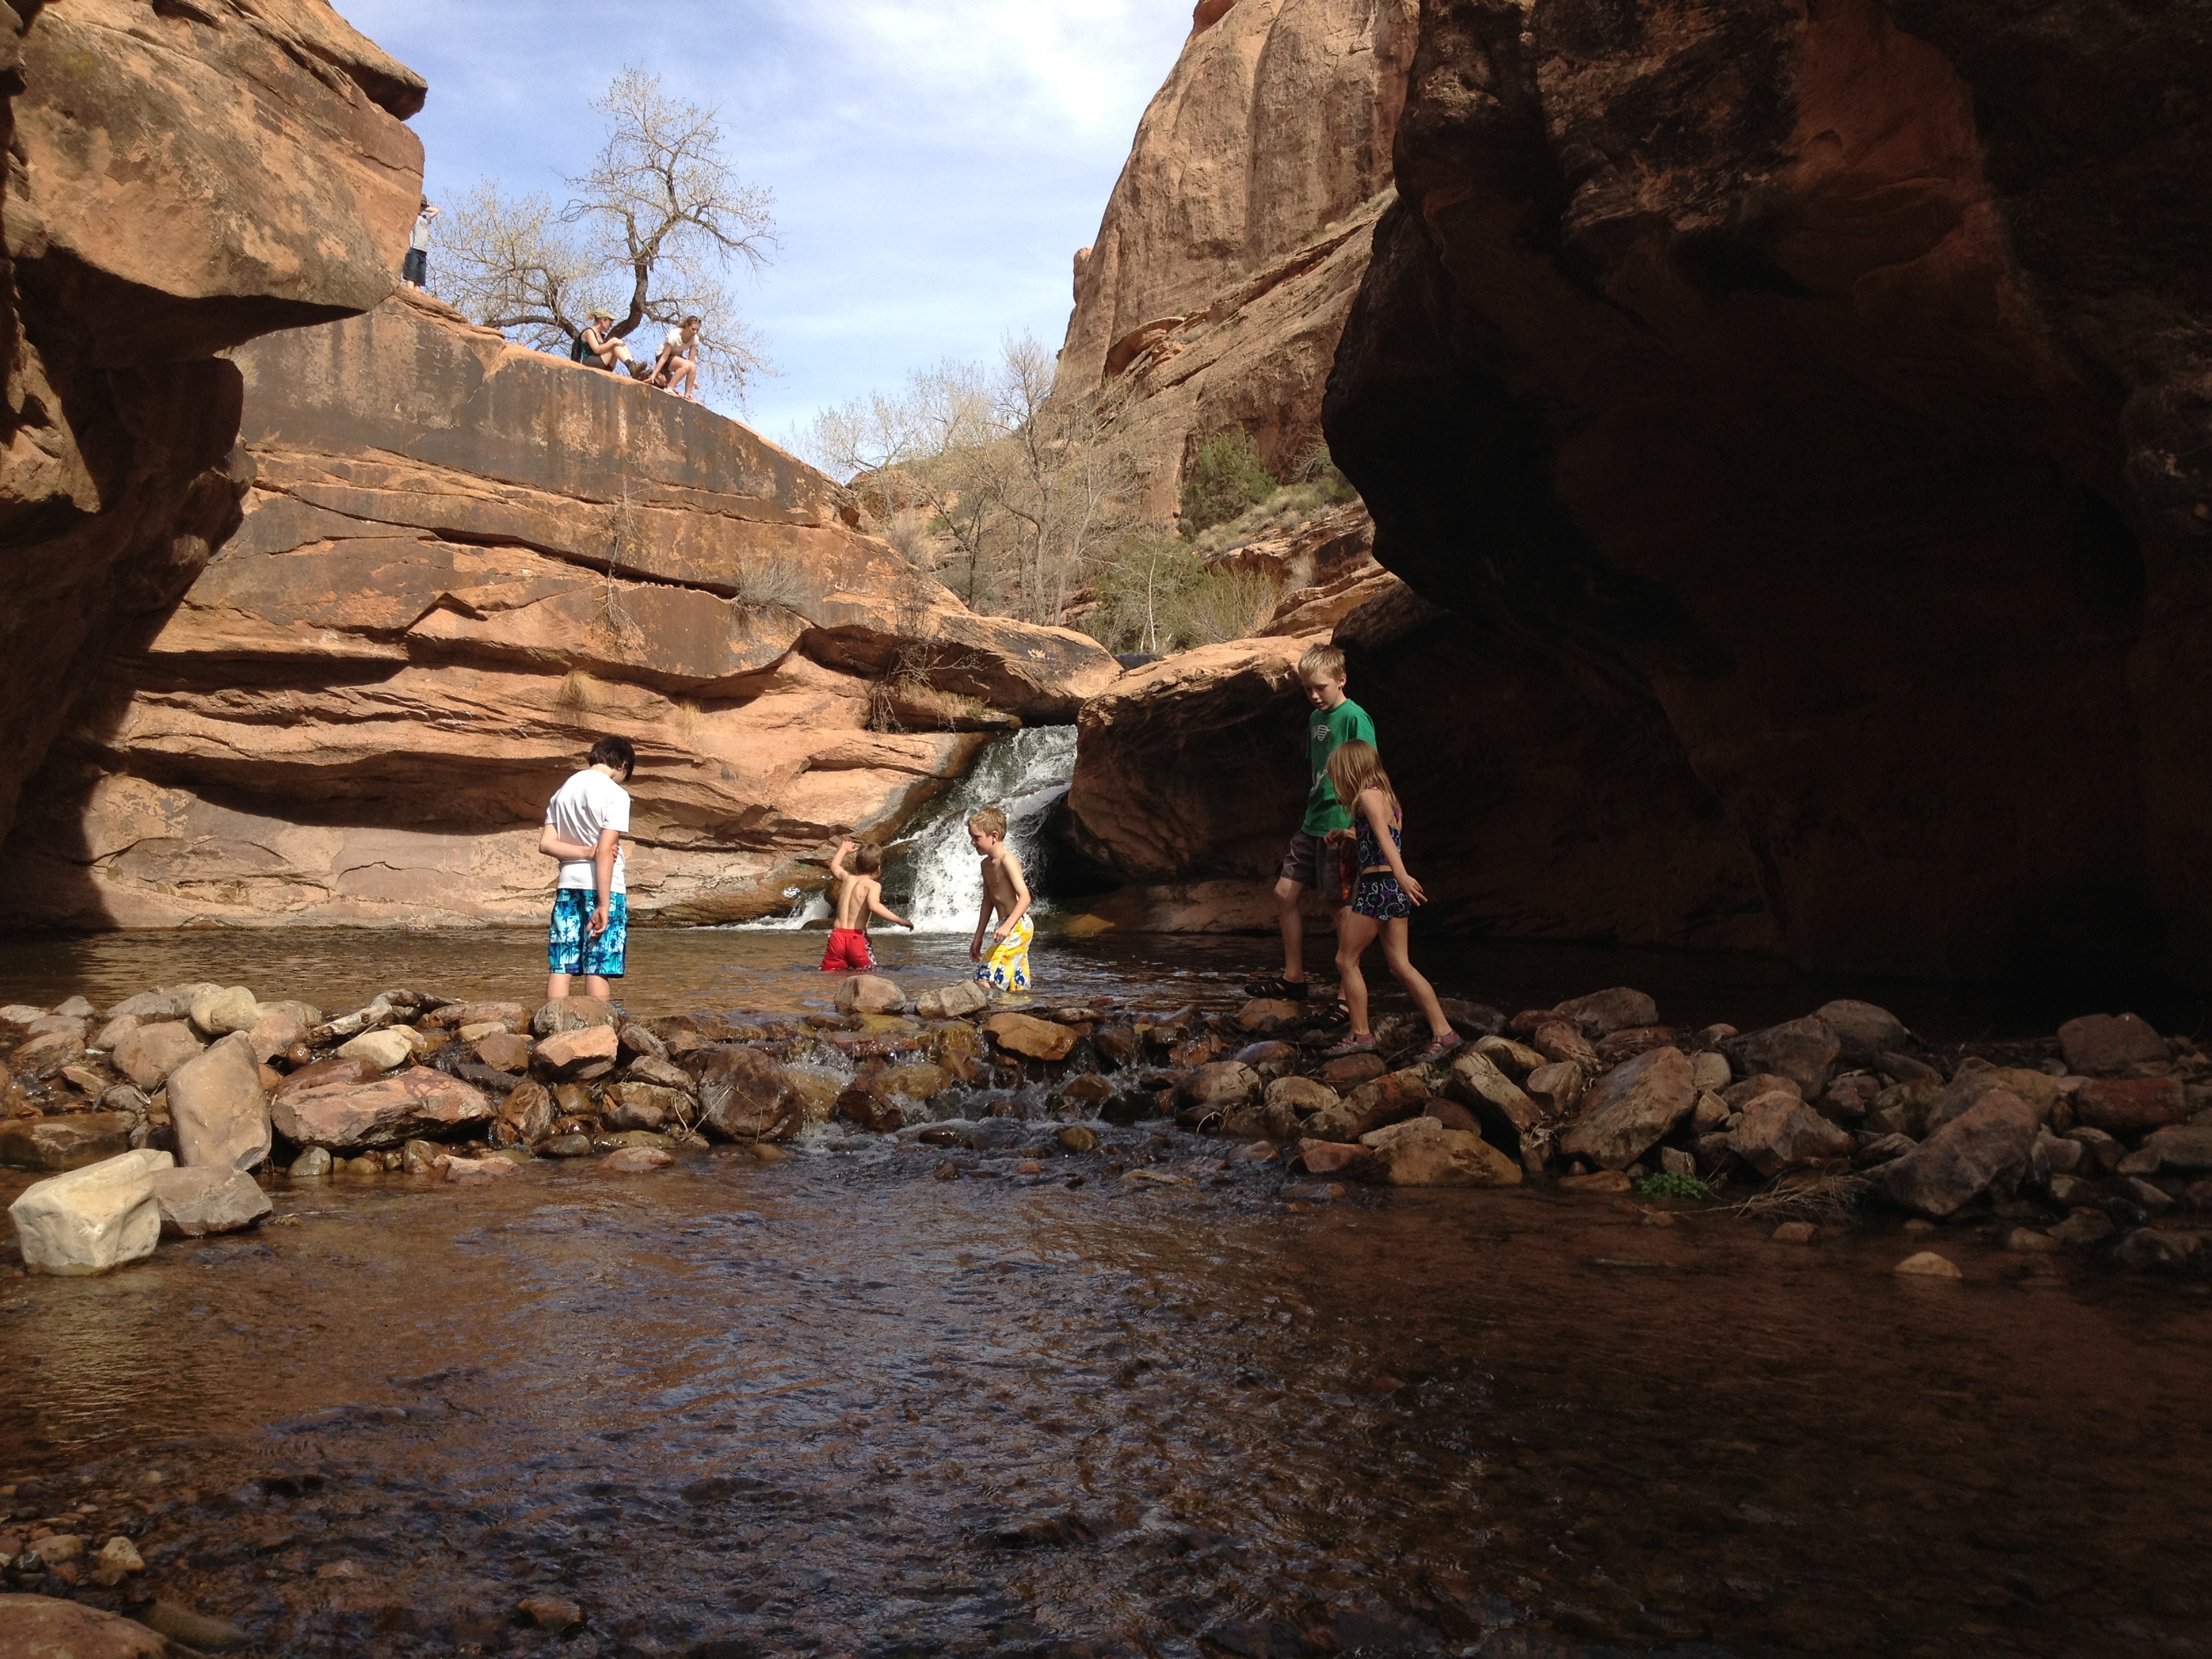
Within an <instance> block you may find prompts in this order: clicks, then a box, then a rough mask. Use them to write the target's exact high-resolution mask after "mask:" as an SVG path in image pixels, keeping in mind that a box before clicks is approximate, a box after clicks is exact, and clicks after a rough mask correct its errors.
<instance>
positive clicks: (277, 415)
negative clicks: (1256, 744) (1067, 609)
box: [8, 295, 1115, 926]
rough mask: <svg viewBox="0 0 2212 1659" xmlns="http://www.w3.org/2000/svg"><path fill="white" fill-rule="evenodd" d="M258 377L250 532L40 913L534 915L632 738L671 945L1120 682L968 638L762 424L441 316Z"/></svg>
mask: <svg viewBox="0 0 2212 1659" xmlns="http://www.w3.org/2000/svg"><path fill="white" fill-rule="evenodd" d="M234 355H235V360H236V362H237V364H238V367H239V368H240V370H241V371H242V373H243V376H244V381H245V411H246V412H245V420H244V430H243V435H244V441H245V444H246V450H247V452H248V453H249V454H250V457H251V466H252V472H253V475H254V477H255V483H254V486H253V488H252V490H251V492H250V493H249V494H248V495H247V497H246V513H245V520H244V522H243V524H242V526H240V529H239V531H238V532H237V533H236V534H235V535H234V536H233V537H231V538H230V539H229V540H228V542H227V543H226V544H224V545H223V546H222V549H221V550H220V551H219V552H218V553H217V554H216V556H215V558H214V559H213V560H212V561H211V562H210V563H209V564H208V566H207V568H206V570H205V572H204V574H201V575H200V576H199V578H198V579H197V581H195V582H194V583H193V584H192V586H191V590H190V592H188V593H187V594H186V595H185V598H184V599H183V602H182V603H181V604H180V605H178V606H177V608H176V609H175V611H174V612H173V614H171V615H169V616H167V617H165V618H162V619H161V620H160V621H159V622H158V623H156V624H155V625H154V626H151V627H149V629H145V630H144V631H143V633H142V635H140V636H138V637H137V638H135V639H132V640H131V641H127V648H126V649H125V650H123V651H121V652H120V653H118V655H117V657H116V658H115V659H114V661H113V663H112V670H111V672H112V679H111V683H110V684H109V686H108V688H107V690H106V695H104V696H96V697H95V696H88V697H86V698H85V699H83V700H82V702H81V703H80V706H79V708H78V709H77V712H76V717H75V718H74V719H73V720H71V722H70V726H69V729H68V730H67V732H65V734H64V737H63V738H62V740H61V741H60V742H59V743H58V744H57V746H56V749H55V752H54V755H53V757H52V761H51V762H50V763H49V764H48V766H47V768H46V770H45V772H44V773H43V774H42V775H40V780H39V782H38V784H37V787H36V788H35V789H34V790H33V799H31V800H30V801H28V802H27V807H26V817H25V822H24V823H23V826H22V827H21V829H19V831H18V833H17V835H16V836H15V840H14V842H12V843H11V846H10V849H9V855H10V857H11V858H13V859H15V860H17V867H19V868H21V869H23V870H25V871H27V872H32V873H31V877H30V879H28V880H27V881H26V882H23V883H21V884H16V886H15V890H14V891H12V892H11V893H10V894H9V896H8V902H9V915H10V916H11V917H12V918H13V919H15V920H19V921H64V922H70V923H72V924H79V925H82V924H87V923H90V924H94V925H123V926H155V925H163V924H174V923H179V922H183V921H199V920H222V921H243V922H272V921H325V922H331V921H337V922H356V923H358V922H371V923H375V922H385V923H390V922H421V921H434V922H435V921H443V922H456V921H485V920H493V921H496V920H502V919H505V920H520V919H524V918H534V917H535V916H536V915H537V914H538V912H539V911H540V910H542V909H543V908H544V889H545V884H546V870H545V866H544V860H543V859H542V858H540V857H539V856H538V854H537V852H536V841H537V830H536V827H535V826H536V824H537V823H538V817H539V816H540V815H541V814H542V812H543V810H544V800H545V798H546V797H547V796H548V795H549V794H550V793H551V791H552V790H553V789H554V788H555V787H557V786H558V784H559V783H560V781H561V780H562V778H564V777H565V776H566V775H568V771H569V770H570V769H573V768H574V766H575V765H576V764H578V763H579V762H580V756H581V754H582V752H583V750H584V749H585V748H586V747H588V745H589V743H590V741H591V738H592V735H593V734H596V733H601V732H616V733H620V734H621V735H623V736H626V737H629V738H631V739H632V740H633V741H634V742H635V744H636V745H637V747H638V750H639V752H640V757H641V763H640V766H639V769H638V772H637V775H636V776H635V779H634V780H633V781H632V784H631V791H632V793H633V796H634V797H635V803H636V805H635V813H634V817H633V830H634V833H635V843H636V850H635V853H634V854H633V855H632V857H631V860H630V869H629V885H630V890H631V902H632V906H633V908H634V911H635V913H636V914H638V915H640V917H641V919H647V918H657V919H659V920H662V921H727V920H742V919H748V918H751V917H756V916H759V915H767V914H771V913H777V912H781V911H784V910H787V909H788V908H790V905H791V900H790V898H789V897H788V896H787V888H788V887H789V886H790V885H791V884H793V882H794V881H801V880H805V879H806V878H807V872H804V871H802V870H801V869H799V867H798V865H797V863H796V861H797V860H801V859H804V858H808V857H817V858H818V856H819V855H821V854H823V852H824V851H825V850H826V849H825V847H824V843H825V842H829V841H832V840H833V839H834V837H835V836H836V835H837V834H838V833H839V832H840V831H842V830H845V829H854V830H859V831H862V832H866V833H872V834H877V835H882V834H885V833H887V832H888V831H889V830H890V829H892V828H894V827H895V826H896V824H897V823H898V822H899V820H900V818H901V817H902V815H903V814H904V813H905V811H907V810H908V808H909V807H910V806H911V805H914V804H915V803H916V802H918V800H919V799H921V798H922V797H923V796H924V795H925V794H926V793H927V792H928V791H929V790H931V789H933V788H934V787H937V786H938V785H939V784H940V783H941V782H942V781H944V780H945V779H947V778H950V777H951V776H953V775H957V773H958V772H960V771H961V770H963V769H964V768H965V766H966V764H967V763H968V761H969V758H970V757H971V756H972V754H973V751H974V750H975V745H976V744H977V743H978V742H979V741H981V738H979V737H977V736H976V735H975V733H976V732H980V731H986V730H991V729H996V728H1000V727H1003V726H1006V725H1008V724H1010V723H1012V720H1032V721H1035V720H1059V721H1065V720H1072V719H1073V717H1074V715H1075V712H1076V710H1077V708H1078V707H1079V704H1080V703H1081V702H1082V700H1083V699H1084V698H1085V696H1088V695H1090V694H1091V693H1092V692H1094V691H1096V690H1100V689H1102V688H1103V686H1104V685H1105V684H1108V683H1109V682H1110V681H1111V680H1112V679H1113V678H1114V676H1115V664H1114V662H1113V659H1111V658H1110V657H1109V656H1107V655H1106V653H1104V652H1103V650H1101V649H1100V648H1099V647H1097V644H1095V643H1094V642H1093V641H1091V640H1089V639H1087V638H1085V636H1083V635H1078V634H1073V633H1071V632H1068V631H1066V630H1065V629H1042V628H1033V627H1029V626H1026V625H1024V624H1021V623H1011V622H1006V621H1004V620H1001V619H997V618H990V617H977V616H975V615H974V614H972V613H971V612H969V611H968V610H966V608H965V607H963V605H960V604H959V602H958V601H957V599H954V598H953V597H952V595H951V593H949V592H946V591H945V589H944V588H942V587H941V586H939V585H938V584H937V583H936V582H934V581H933V580H929V579H928V578H927V577H926V576H923V575H921V574H918V573H916V572H915V571H914V570H912V569H911V568H908V566H907V565H906V564H905V563H904V562H902V560H901V559H900V558H899V557H898V556H897V555H896V554H895V553H894V552H893V551H892V550H891V549H890V547H889V546H887V545H886V544H884V543H882V542H880V541H877V540H874V539H872V538H868V537H865V536H862V535H860V534H859V533H857V532H854V531H853V530H852V529H850V528H848V526H847V525H846V523H845V522H844V521H843V520H842V517H841V515H840V513H839V511H838V507H837V503H836V500H835V499H834V489H833V486H832V485H831V484H830V483H829V480H827V479H826V478H824V477H822V476H821V475H820V474H818V473H817V472H815V471H813V470H812V469H811V468H809V467H807V466H805V465H803V464H802V463H800V462H799V461H797V460H794V459H793V458H792V457H790V456H788V455H787V454H785V453H782V452H781V450H778V449H776V448H775V447H774V446H773V445H770V444H769V443H767V442H765V441H763V440H761V439H760V438H759V437H757V435H754V434H753V433H752V432H750V431H749V430H748V429H747V428H744V427H743V426H741V425H739V424H738V423H737V422H733V421H730V420H727V419H725V418H724V417H722V416H719V415H716V414H714V413H713V412H712V411H711V410H707V409H705V408H703V407H702V406H701V405H699V404H692V403H689V402H686V401H684V400H681V399H678V398H672V397H670V396H668V395H667V394H665V393H663V392H656V391H654V390H653V389H651V388H649V387H647V386H641V385H638V384H636V383H634V382H632V381H630V380H628V378H627V377H617V376H615V375H611V374H605V373H602V372H600V371H599V370H596V369H587V368H580V367H578V366H576V365H574V364H572V363H569V362H565V361H562V360H561V359H557V358H553V357H549V356H544V355H541V354H539V353H538V352H534V351H530V350H526V349H523V348H520V347H518V346H514V345H512V344H510V343H507V342H506V341H504V340H503V339H501V337H499V336H498V335H497V334H495V333H493V332H491V331H487V330H482V329H477V328H474V327H471V325H468V324H467V323H465V321H463V320H462V319H460V318H459V316H458V315H456V314H455V313H453V312H451V311H449V310H448V309H447V308H446V307H442V306H440V305H438V304H437V303H436V302H435V301H425V300H421V299H418V298H416V297H414V296H411V295H410V296H403V297H398V298H394V299H392V301H387V302H386V303H385V304H384V305H382V306H380V307H377V308H376V309H375V310H374V311H372V312H370V313H368V314H367V315H365V316H362V317H360V318H358V319H354V320H351V321H349V322H345V323H342V324H337V325H331V326H328V327H325V328H318V329H308V330H301V331H295V332H291V333H287V334H283V335H280V336H276V337H270V338H269V339H267V340H264V341H259V342H257V343H254V344H252V345H250V346H247V347H246V348H244V349H240V351H238V352H237V353H236V354H234ZM812 876H813V878H814V879H815V880H816V881H817V882H818V878H819V872H818V869H817V870H815V871H813V872H812Z"/></svg>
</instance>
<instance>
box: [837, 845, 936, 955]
mask: <svg viewBox="0 0 2212 1659" xmlns="http://www.w3.org/2000/svg"><path fill="white" fill-rule="evenodd" d="M848 856H849V857H850V858H851V859H852V860H853V867H852V869H851V870H849V871H848V870H847V869H846V868H845V860H846V859H847V858H848ZM883 867H884V849H883V848H880V847H860V846H857V845H855V844H854V842H849V841H846V842H838V843H837V856H836V857H835V858H833V859H831V860H829V877H830V879H831V880H833V881H835V882H836V884H837V915H836V921H835V922H834V923H833V924H832V926H831V927H830V930H829V948H828V949H826V950H824V951H823V952H822V971H823V973H825V974H872V973H873V972H874V971H875V969H876V959H875V957H872V956H871V955H869V954H868V918H869V917H870V916H881V917H882V918H883V919H884V921H888V922H892V923H895V924H896V925H897V926H899V927H908V928H910V927H913V926H914V924H913V923H912V922H910V921H908V920H907V919H906V918H905V917H904V916H902V915H899V914H898V913H897V912H896V910H892V909H890V908H887V907H886V906H885V905H884V884H883V883H882V882H880V881H878V880H877V879H876V876H877V872H879V871H880V870H882V868H883Z"/></svg>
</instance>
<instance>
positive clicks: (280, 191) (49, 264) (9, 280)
mask: <svg viewBox="0 0 2212 1659" xmlns="http://www.w3.org/2000/svg"><path fill="white" fill-rule="evenodd" d="M422 98H423V85H422V80H421V79H420V78H419V77H418V76H416V75H414V74H413V73H411V72H410V70H407V69H406V68H405V67H404V65H402V64H397V63H395V62H393V61H392V59H391V58H388V57H387V56H386V55H385V54H384V53H383V52H380V51H379V50H378V49H377V48H376V46H374V44H373V43H371V42H370V41H368V40H365V39H363V38H362V36H361V35H359V34H358V33H355V32H354V31H353V30H352V29H351V28H349V27H347V25H346V23H345V21H344V20H343V19H342V18H340V17H339V16H338V15H337V13H335V12H333V11H331V9H330V8H329V7H328V6H325V5H324V4H322V3H321V0H283V3H280V4H270V3H265V0H264V3H257V4H247V3H244V0H193V3H191V4H190V5H170V4H157V3H151V0H52V3H38V0H32V3H28V4H25V3H21V0H18V3H17V4H16V5H15V7H13V8H11V7H9V6H8V5H5V4H0V139H4V140H5V141H6V142H7V145H8V149H9V157H8V162H7V172H6V176H5V179H4V182H0V205H4V207H5V225H6V231H5V234H6V250H5V253H6V257H5V260H4V262H0V380H4V396H3V397H0V575H4V578H5V580H4V584H0V589H4V592H5V595H6V597H5V599H4V600H0V709H4V710H5V711H6V719H5V720H0V833H4V831H5V829H6V828H7V826H8V825H9V823H11V822H12V821H13V819H14V817H15V808H16V799H17V796H18V793H19V792H20V791H21V787H22V785H23V782H24V780H25V779H26V778H27V777H28V776H29V775H30V774H31V773H32V772H33V770H34V769H36V768H37V766H38V765H39V763H40V760H41V759H42V757H44V756H45V754H46V748H47V745H48V744H49V743H50V742H51V740H52V737H53V734H54V732H56V731H57V730H58V728H59V726H60V725H61V723H62V721H63V720H64V716H65V714H66V713H67V711H68V710H69V708H70V704H71V701H72V699H73V698H74V697H75V696H76V694H77V692H78V691H79V690H81V689H82V687H84V686H85V685H86V684H91V683H94V682H97V681H100V680H102V679H104V678H105V672H104V670H103V668H102V664H103V663H104V661H105V659H106V654H107V652H108V651H109V649H110V647H111V644H112V638H113V636H114V634H115V632H116V630H117V629H118V628H119V627H124V626H127V625H128V623H129V621H130V619H131V618H133V617H142V616H144V615H148V614H158V613H159V612H160V611H162V610H164V609H165V608H166V607H167V605H170V604H172V603H173V602H174V600H175V599H176V598H177V596H178V594H179V593H180V592H183V591H184V589H185V586H187V585H189V584H190V582H191V580H192V578H193V576H194V575H195V574H197V571H198V569H199V568H200V566H201V565H202V564H203V563H204V562H205V561H206V559H207V556H208V552H209V550H210V547H212V546H214V545H215V544H218V543H220V542H221V541H222V538H223V537H224V536H225V535H227V534H228V532H229V531H230V529H231V527H232V526H234V524H236V522H237V520H238V499H239V494H240V490H241V489H243V487H244V484H245V482H246V471H247V470H246V467H245V465H244V462H243V458H242V457H240V456H237V455H234V453H233V445H234V440H235V438H236V435H237V430H238V418H239V408H240V383H239V375H238V371H237V370H236V369H235V368H234V367H233V366H232V365H230V364H229V363H228V362H221V361H219V360H218V359H217V358H216V356H215V354H216V352H217V351H219V350H221V349H222V348H224V347H227V346H233V345H236V344H238V343H240V342H241V341H245V340H249V339H252V338H253V337H255V336H257V335H261V334H265V333H267V332H269V331H270V330H273V329H284V328H295V327H299V326H301V325H306V324H312V323H319V322H325V321H328V320H329V319H332V318H337V317H343V316H347V315H350V314H352V313H357V312H360V311H363V310H365V309H367V308H368V307H370V306H373V305H374V304H376V303H377V302H378V301H380V300H381V299H382V298H383V297H384V296H385V295H387V294H389V293H390V292H391V291H392V286H393V283H394V282H395V280H396V277H397V274H398V262H399V258H400V255H401V253H402V252H403V250H404V248H405V246H406V241H407V228H408V225H409V223H410V222H411V221H412V219H413V217H414V214H415V209H416V202H417V200H418V195H419V191H420V190H421V187H422V145H421V144H420V143H418V142H417V141H416V137H415V135H414V134H413V133H412V132H410V131H409V130H408V129H407V127H406V125H404V123H405V119H406V118H407V117H408V116H410V115H412V114H413V113H414V112H416V110H418V109H420V108H421V107H422Z"/></svg>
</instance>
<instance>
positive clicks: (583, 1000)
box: [530, 997, 616, 1042]
mask: <svg viewBox="0 0 2212 1659" xmlns="http://www.w3.org/2000/svg"><path fill="white" fill-rule="evenodd" d="M615 1019H616V1015H615V1011H614V1010H613V1009H612V1008H611V1007H610V1006H608V1005H607V1004H605V1003H604V1002H601V1001H600V1000H599V999H598V998H597V997H560V998H557V999H556V1000H553V1001H551V1002H549V1003H547V1004H545V1006H543V1007H542V1008H540V1009H538V1012H536V1013H534V1014H532V1016H531V1017H530V1034H531V1036H534V1037H536V1038H538V1040H539V1041H540V1042H543V1041H544V1039H545V1038H547V1037H550V1036H558V1035H559V1034H560V1033H561V1032H562V1031H580V1030H583V1029H584V1028H585V1027H586V1026H587V1025H612V1024H614V1023H615Z"/></svg>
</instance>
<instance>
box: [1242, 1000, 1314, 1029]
mask: <svg viewBox="0 0 2212 1659" xmlns="http://www.w3.org/2000/svg"><path fill="white" fill-rule="evenodd" d="M1308 1012H1309V1010H1308V1009H1307V1007H1306V1006H1305V1004H1304V1003H1303V1002H1285V1001H1284V1000H1282V999H1281V998H1280V997H1255V998H1254V999H1253V1000H1251V1001H1249V1002H1248V1003H1246V1004H1245V1005H1244V1006H1243V1007H1242V1008H1240V1009H1238V1010H1237V1024H1239V1025H1242V1026H1243V1028H1244V1029H1245V1030H1248V1031H1257V1030H1264V1029H1265V1028H1266V1027H1267V1026H1269V1025H1288V1024H1293V1023H1295V1022H1296V1021H1298V1020H1302V1019H1304V1018H1305V1017H1306V1015H1307V1013H1308Z"/></svg>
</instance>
